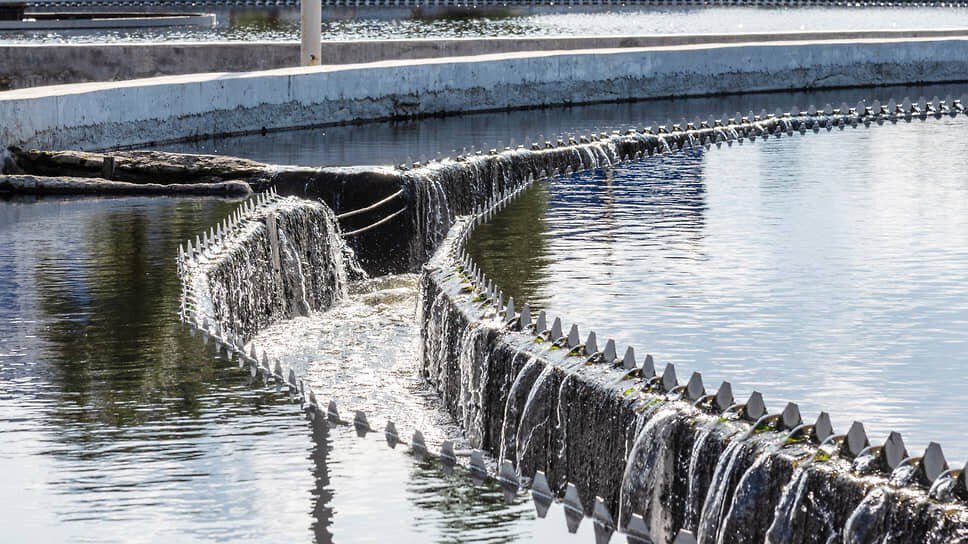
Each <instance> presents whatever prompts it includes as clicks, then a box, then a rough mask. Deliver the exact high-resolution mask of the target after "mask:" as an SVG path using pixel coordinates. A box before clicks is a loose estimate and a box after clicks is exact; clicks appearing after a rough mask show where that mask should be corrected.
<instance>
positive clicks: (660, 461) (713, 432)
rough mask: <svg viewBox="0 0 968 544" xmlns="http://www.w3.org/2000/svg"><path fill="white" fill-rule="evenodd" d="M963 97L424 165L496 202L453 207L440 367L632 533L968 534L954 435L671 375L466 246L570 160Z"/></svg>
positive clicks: (712, 537)
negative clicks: (924, 437) (904, 431)
mask: <svg viewBox="0 0 968 544" xmlns="http://www.w3.org/2000/svg"><path fill="white" fill-rule="evenodd" d="M963 111H964V108H963V106H962V105H961V103H960V102H958V101H945V102H941V101H936V102H931V103H924V104H911V103H909V102H905V103H903V104H895V103H894V102H893V101H892V102H890V103H888V104H886V105H883V106H882V105H880V104H879V103H875V104H874V105H872V106H866V105H863V104H861V105H858V107H857V108H846V107H842V108H841V109H837V110H834V109H833V108H829V107H828V108H825V109H824V110H819V111H812V112H799V113H794V114H780V115H773V116H766V115H764V116H753V117H750V118H741V119H732V120H730V122H729V123H727V124H722V123H717V122H715V121H714V122H712V123H711V124H710V123H697V124H695V125H692V124H690V126H687V127H686V128H685V129H683V128H681V127H678V126H675V127H672V129H671V130H670V129H669V128H666V127H662V128H660V129H659V130H658V131H652V130H651V129H649V130H643V131H630V132H628V133H626V134H612V135H601V136H597V137H594V138H588V139H586V138H583V139H582V140H583V141H581V142H575V141H574V140H573V141H572V142H568V143H567V144H566V143H564V142H559V145H558V146H556V145H554V144H552V143H550V142H548V143H547V145H545V146H544V147H542V146H539V145H534V146H532V149H530V150H525V149H523V148H519V149H517V150H506V151H505V152H504V153H499V154H494V155H484V156H480V155H475V156H471V157H464V158H461V159H460V160H459V161H456V162H445V163H441V165H439V166H434V167H433V168H431V167H419V168H418V169H417V170H418V172H419V174H420V175H422V176H427V177H430V178H434V176H436V175H437V174H440V176H441V178H440V183H442V184H443V185H444V187H446V186H447V185H448V184H450V183H458V184H466V186H467V187H475V188H478V190H479V192H477V193H474V195H475V196H476V197H477V198H485V199H487V202H486V204H485V205H484V206H483V207H481V206H479V205H478V204H475V203H474V202H472V201H460V202H459V203H458V205H454V206H452V207H451V210H452V213H458V212H462V211H463V210H466V209H467V208H468V207H472V208H473V209H474V212H473V214H472V215H470V216H457V217H456V218H455V220H454V221H455V224H454V227H453V228H452V229H450V231H449V233H448V235H447V237H446V238H445V239H444V240H443V241H442V242H441V243H440V247H439V249H438V250H437V252H436V253H435V254H434V255H433V257H432V258H431V260H430V262H429V263H428V264H427V265H426V266H425V269H424V274H423V276H422V279H421V285H420V290H421V293H420V294H421V302H420V308H421V312H420V314H421V315H420V324H421V330H422V344H423V347H424V349H423V352H422V357H423V365H424V369H425V376H426V378H427V379H428V380H429V381H430V382H431V383H432V384H433V386H434V387H435V388H437V390H438V391H439V392H440V394H441V396H442V397H443V398H444V399H446V401H447V402H446V405H447V407H448V409H449V410H451V412H452V413H454V414H455V415H457V414H467V413H473V414H474V417H473V418H472V419H473V422H472V425H473V428H474V430H473V431H472V434H473V435H475V436H479V440H480V442H479V444H480V447H482V448H485V449H488V450H490V451H491V452H493V453H494V454H496V455H498V456H499V458H500V459H501V460H504V461H506V462H510V463H512V464H513V465H514V467H515V469H516V471H517V472H518V474H519V475H520V477H521V480H522V482H525V483H527V482H536V483H540V484H541V486H544V485H547V486H548V492H550V493H551V494H552V495H555V496H557V497H562V496H565V495H568V496H571V497H573V498H577V501H578V502H577V503H576V504H580V505H581V508H582V509H583V510H584V513H585V515H588V516H592V515H593V514H594V515H595V518H594V519H597V520H599V521H598V522H596V523H598V524H599V526H601V527H605V528H607V526H608V525H609V523H611V521H609V520H614V525H615V526H616V527H615V528H617V529H619V530H626V531H628V532H629V534H630V535H633V534H640V531H641V527H642V526H643V525H644V526H645V527H647V530H648V531H649V532H650V533H651V536H650V538H652V539H654V540H655V541H656V542H671V541H672V540H673V539H674V538H676V535H678V534H679V533H680V531H681V530H687V531H689V532H692V533H694V534H695V535H696V538H697V540H698V541H699V542H700V543H702V544H706V543H716V544H719V543H739V542H751V541H765V542H771V543H792V542H796V543H807V542H811V543H812V542H817V543H821V542H834V541H844V542H851V543H853V542H858V543H859V542H865V543H866V542H894V541H896V542H939V543H940V542H961V541H966V540H968V492H966V491H965V485H964V480H965V474H966V472H968V467H966V470H960V469H955V470H951V469H950V468H949V467H948V466H947V462H946V461H945V460H944V456H943V454H942V453H941V452H940V447H936V445H933V446H932V447H929V448H928V451H926V452H925V454H924V455H923V456H921V457H910V456H908V455H907V452H906V450H903V442H901V441H900V437H899V435H896V436H895V435H892V436H891V437H889V439H888V441H887V442H886V443H885V444H884V445H876V446H871V445H870V443H869V440H868V437H867V435H866V433H865V431H864V429H863V425H862V424H860V423H855V424H854V425H853V426H852V427H851V428H850V430H849V431H848V432H847V433H845V434H837V433H836V432H835V430H834V429H833V428H832V427H831V426H830V422H829V417H827V415H826V414H825V413H822V414H820V416H819V417H818V418H817V419H816V420H815V421H809V422H804V421H803V419H802V418H801V415H800V412H799V409H798V407H797V406H796V405H795V404H792V403H791V404H787V405H786V407H785V408H784V409H783V410H782V411H781V412H770V411H769V410H768V409H767V405H766V403H765V402H764V400H763V399H762V397H761V396H760V395H759V393H754V394H753V395H751V396H750V398H749V399H748V400H746V401H745V402H743V401H740V402H736V401H734V400H733V398H732V387H731V385H730V384H729V383H723V384H722V385H721V386H720V387H719V389H718V390H717V391H710V392H707V391H706V390H705V388H704V387H703V385H702V379H701V376H699V375H698V374H694V375H693V376H692V378H691V379H690V380H689V381H688V383H679V380H678V378H677V376H676V372H675V368H673V367H672V366H671V365H667V366H666V368H665V370H664V371H663V372H662V373H661V375H656V371H655V366H654V361H653V360H652V358H651V356H647V357H646V358H645V359H638V360H637V359H636V358H635V356H634V354H631V352H630V355H629V356H626V357H625V358H623V359H619V357H618V356H617V353H618V352H617V351H616V348H615V346H614V343H613V342H605V343H604V346H605V348H604V349H600V348H599V345H600V340H599V339H598V338H597V337H596V335H595V333H590V334H588V335H587V336H582V335H581V334H580V332H579V331H578V328H577V327H575V326H572V327H571V328H570V329H568V328H567V327H566V326H565V324H564V323H563V322H562V321H561V320H560V319H558V318H553V317H552V316H547V315H545V314H544V313H543V312H541V313H540V314H539V315H538V316H537V319H536V320H535V317H534V316H533V315H532V314H531V308H529V307H528V306H527V305H524V306H523V307H516V306H515V303H514V301H511V300H508V298H507V297H506V296H505V294H504V293H503V292H502V291H501V290H500V288H499V287H498V286H496V285H494V284H493V282H492V281H491V280H489V279H488V278H487V276H486V274H484V273H483V272H482V271H481V270H480V268H479V267H478V266H477V265H476V263H474V262H473V261H472V260H471V259H470V258H469V256H468V255H467V253H466V251H465V250H464V243H465V242H466V240H467V237H468V236H469V235H470V233H471V232H472V231H473V229H474V228H475V227H476V226H477V225H480V224H481V223H483V222H485V221H487V220H488V219H489V218H490V217H491V216H492V215H493V214H494V213H495V212H496V211H498V210H500V209H501V208H503V207H504V206H506V205H507V203H508V202H509V201H510V200H511V199H512V198H514V197H515V196H516V194H517V193H519V192H520V191H522V190H524V189H525V188H527V187H528V186H529V185H530V184H531V183H533V182H534V181H535V180H536V179H541V178H543V177H546V176H549V175H554V174H555V173H561V172H565V171H572V170H582V169H587V168H589V167H602V166H607V165H609V164H614V163H615V162H618V161H623V160H630V159H633V158H636V157H640V156H643V155H648V154H654V153H661V152H662V151H663V150H667V149H679V148H682V147H688V146H690V145H704V146H709V145H722V144H723V143H726V144H727V145H729V144H730V143H731V142H732V141H735V140H736V139H750V140H752V139H755V138H757V137H762V138H766V137H769V136H779V135H783V134H791V133H794V132H799V133H801V134H803V133H806V132H807V131H813V132H817V131H819V130H820V129H826V130H832V129H833V128H835V127H837V128H843V127H849V126H858V125H870V124H878V123H883V122H897V121H899V120H901V121H904V120H911V119H912V118H921V119H924V118H926V117H928V116H933V117H940V116H942V115H956V114H958V113H960V112H963ZM461 164H463V165H464V166H463V168H461V167H460V165H461ZM485 171H486V172H487V174H486V175H485V176H484V177H480V176H481V175H482V174H481V173H482V172H485ZM410 175H415V174H413V171H411V173H410ZM482 187H483V188H487V189H488V190H486V191H485V190H480V188H482ZM495 192H496V194H495ZM472 193H473V191H472ZM451 202H452V203H453V202H455V201H451ZM469 331H473V332H469ZM469 337H473V338H474V341H470V340H468V338H469ZM464 373H469V374H470V375H469V376H463V374H464ZM466 384H473V387H472V388H470V390H471V391H472V393H473V394H471V395H467V394H466V391H467V390H468V387H467V385H466ZM955 489H957V491H955ZM929 490H930V493H929ZM568 500H570V499H568ZM566 503H567V500H566ZM605 514H608V515H605ZM642 541H646V540H642Z"/></svg>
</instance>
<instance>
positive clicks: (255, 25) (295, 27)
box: [0, 6, 968, 43]
mask: <svg viewBox="0 0 968 544" xmlns="http://www.w3.org/2000/svg"><path fill="white" fill-rule="evenodd" d="M169 11H170V10H169ZM192 11H204V12H210V13H211V12H214V13H215V14H216V16H217V18H218V23H217V25H216V26H215V28H193V27H174V28H155V29H119V30H107V31H106V30H97V31H84V32H81V31H72V32H65V31H37V32H30V33H14V32H9V31H4V32H0V43H24V42H30V43H137V42H149V41H176V42H200V41H223V40H236V41H239V40H242V41H253V40H260V41H287V40H288V41H298V40H299V10H298V8H261V9H259V8H255V9H253V8H235V9H225V8H217V9H213V8H205V7H198V8H194V9H193V10H192ZM322 25H323V27H322V36H323V39H324V40H374V39H403V38H482V37H492V38H493V37H501V36H576V35H583V36H600V35H639V34H641V35H650V34H689V33H691V34H708V33H742V32H778V31H792V32H795V31H805V30H806V31H821V30H883V29H902V28H913V29H923V28H930V29H937V28H968V10H966V9H965V8H960V7H959V8H952V7H917V8H915V7H893V8H890V7H865V8H852V7H833V6H829V7H790V8H779V7H777V8H764V7H736V6H733V7H671V6H663V7H658V6H656V7H632V6H628V7H625V6H608V7H604V6H548V7H533V8H526V7H504V8H498V7H486V8H485V7H481V8H473V7H464V8H366V7H359V8H348V7H330V8H324V9H323V21H322Z"/></svg>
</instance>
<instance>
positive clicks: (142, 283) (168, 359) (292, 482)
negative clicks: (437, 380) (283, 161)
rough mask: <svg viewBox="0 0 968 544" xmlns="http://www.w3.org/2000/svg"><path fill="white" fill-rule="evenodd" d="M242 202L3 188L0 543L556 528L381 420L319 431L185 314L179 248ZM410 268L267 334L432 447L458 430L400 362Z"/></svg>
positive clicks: (547, 537)
mask: <svg viewBox="0 0 968 544" xmlns="http://www.w3.org/2000/svg"><path fill="white" fill-rule="evenodd" d="M236 207H237V204H236V203H234V202H226V201H221V200H216V199H200V198H191V199H180V200H176V199H168V198H159V199H150V198H121V199H42V200H34V199H14V200H2V201H0V263H2V264H0V268H2V269H3V272H4V273H3V275H2V277H0V300H2V301H3V303H2V304H0V433H2V434H3V436H4V440H2V441H0V467H3V471H4V474H5V476H4V479H3V485H0V507H2V509H3V511H4V516H5V519H9V520H14V519H15V520H17V522H16V523H9V524H8V526H7V527H6V528H5V529H4V534H3V538H2V540H3V541H4V542H10V543H20V542H36V541H44V542H156V541H161V540H164V541H172V542H194V541H199V542H212V541H232V542H266V541H277V540H285V541H288V542H333V541H335V542H382V541H385V539H386V535H388V534H393V535H407V536H409V537H410V538H411V539H413V540H414V541H420V542H453V541H454V540H455V539H461V540H463V541H468V542H473V541H481V542H484V541H488V542H493V541H503V542H511V541H522V542H525V541H526V542H531V541H537V542H559V541H560V539H561V537H562V536H563V535H565V534H567V533H566V532H565V531H566V530H565V523H564V520H563V519H561V516H562V514H561V512H560V509H558V510H555V509H553V510H552V512H551V513H550V514H549V517H551V518H554V519H549V520H544V521H541V522H535V521H534V513H533V512H534V509H533V507H532V506H531V505H530V504H529V503H528V502H527V501H526V500H524V499H525V498H524V497H523V496H522V497H521V498H519V499H517V500H516V501H515V502H514V503H513V504H511V505H505V503H504V498H503V495H502V493H501V490H500V489H499V488H498V487H497V486H496V485H494V484H493V483H489V484H487V485H485V486H476V485H474V484H473V483H472V482H470V481H469V480H468V479H467V478H466V476H461V475H460V474H454V475H451V476H448V475H447V474H445V473H444V472H442V471H441V469H440V468H439V466H438V465H436V464H434V463H430V462H427V463H415V462H414V460H413V458H412V457H411V456H409V455H407V454H406V453H405V448H404V447H402V446H398V447H397V449H395V450H394V449H390V448H388V447H387V445H386V443H385V441H384V440H383V437H382V434H370V435H368V436H367V437H366V439H360V438H359V437H357V436H356V434H355V433H354V432H353V430H352V427H335V428H331V429H329V431H328V432H323V433H320V432H319V431H318V430H317V431H316V432H315V433H314V432H313V430H312V428H311V426H310V425H309V424H308V423H307V422H306V421H305V418H304V417H303V412H302V409H301V407H300V406H299V404H298V403H293V402H292V400H291V399H290V397H289V395H288V393H286V392H279V391H277V390H276V388H275V387H268V388H267V387H265V386H264V384H263V382H262V380H261V379H260V380H252V379H251V378H250V377H249V374H248V373H243V372H240V371H239V370H238V368H237V364H236V362H234V361H228V360H226V359H225V357H224V356H223V355H219V354H216V352H215V350H214V349H213V342H211V341H209V342H208V343H207V344H206V343H205V342H204V340H203V335H202V334H197V333H196V334H194V335H193V334H191V331H190V329H189V328H188V327H187V326H186V325H182V324H180V323H179V319H178V312H179V307H180V302H181V301H180V298H181V292H180V291H181V286H180V284H179V280H178V275H177V273H176V267H175V260H174V256H175V255H176V254H177V247H178V244H179V243H183V242H184V240H186V239H189V238H191V239H194V236H195V235H196V234H198V233H200V232H202V231H203V230H205V229H207V228H209V227H211V226H213V225H215V224H216V223H217V222H218V221H219V220H221V219H223V218H225V217H228V216H229V215H231V213H232V212H233V211H234V210H235V208H236ZM414 281H415V280H414V278H413V277H412V276H404V277H396V278H387V279H384V280H372V281H370V282H367V283H364V284H360V285H355V286H354V287H352V288H350V289H349V290H348V294H347V298H345V299H344V305H342V306H337V307H336V308H335V309H333V310H332V312H331V313H329V314H324V317H323V318H322V319H318V320H315V321H313V320H312V319H311V318H309V317H302V318H297V319H296V320H295V322H294V324H289V325H280V330H282V331H287V332H291V333H292V334H293V336H294V338H293V339H292V341H291V342H290V343H289V344H287V345H286V346H285V347H286V349H291V350H292V354H294V356H295V355H298V356H297V357H295V358H294V360H299V361H301V360H302V354H301V353H300V352H299V351H298V349H297V347H298V343H297V342H296V340H304V341H305V342H306V343H305V344H303V347H304V348H305V350H306V352H305V353H309V351H310V350H311V349H314V350H317V353H318V355H317V356H316V357H315V359H314V360H315V362H316V363H315V364H317V365H318V366H317V367H313V368H311V367H307V378H308V380H309V382H310V383H311V384H312V385H313V386H314V387H315V388H317V390H319V391H333V392H338V394H334V398H335V399H336V400H338V401H340V403H341V404H340V405H341V407H342V406H345V407H346V408H347V409H349V408H351V407H356V408H361V409H365V410H367V413H368V414H370V415H371V419H372V423H373V426H374V427H379V426H380V424H381V423H382V421H380V420H379V419H378V416H386V415H392V416H393V417H394V419H395V420H397V421H399V422H401V429H403V428H404V425H405V424H406V425H407V427H406V428H409V429H412V428H416V427H418V426H419V428H422V429H423V430H424V431H425V432H426V433H427V434H428V441H429V442H432V443H433V444H437V445H438V446H439V439H440V438H438V437H443V436H452V435H454V434H455V433H456V432H457V431H456V428H455V425H454V422H453V420H451V419H450V418H449V417H448V416H446V414H444V413H443V412H440V411H437V410H435V408H434V406H435V405H434V397H433V396H432V395H429V394H427V393H426V392H425V390H423V389H422V388H421V387H420V386H419V383H418V380H417V378H416V376H417V375H416V374H412V373H411V371H414V365H415V359H414V358H413V349H414V348H413V344H412V342H413V340H412V339H413V338H414V337H415V335H416V333H415V331H414V328H415V324H414V322H413V310H414V298H413V290H414V287H413V286H414ZM368 312H369V313H368ZM326 316H331V317H332V318H333V319H334V321H329V322H326ZM367 319H369V321H368V320H367ZM354 320H355V321H354ZM394 320H396V321H394ZM302 326H305V330H302V329H301V328H300V327H302ZM327 330H331V331H339V332H340V334H339V336H340V338H341V339H342V343H341V344H340V345H341V346H342V349H341V350H340V351H338V352H337V351H333V350H329V351H327V349H326V348H325V347H324V346H322V345H321V339H325V338H326V331H327ZM350 331H356V332H358V333H360V334H362V333H363V332H364V331H367V332H368V333H369V336H366V337H365V338H360V339H353V338H352V337H351V335H350ZM299 335H302V336H299ZM274 338H275V342H277V343H278V342H281V341H282V340H283V339H281V338H279V337H274ZM310 339H311V340H310ZM353 342H358V343H356V344H353ZM277 345H279V346H280V347H282V345H281V344H277ZM375 347H380V350H382V351H380V350H376V349H375ZM280 355H282V354H281V353H280ZM340 368H342V369H345V372H339V371H338V369H340ZM334 369H336V370H337V371H336V372H335V373H334V372H333V371H334ZM350 370H353V371H354V372H350ZM414 372H415V371H414ZM334 376H335V377H334ZM344 380H345V381H344ZM341 383H345V385H343V386H341V387H342V388H339V387H333V388H328V384H341ZM381 392H382V393H381ZM381 395H382V396H381ZM343 403H345V404H343ZM346 417H348V418H352V412H349V413H348V414H346ZM411 423H412V425H413V426H412V427H411V426H410V424H411ZM582 531H583V533H582V534H583V538H582V539H581V540H580V541H583V542H588V541H590V539H591V537H590V536H589V533H588V531H590V526H588V525H587V524H586V526H585V527H584V528H583V529H582Z"/></svg>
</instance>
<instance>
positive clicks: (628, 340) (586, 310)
mask: <svg viewBox="0 0 968 544" xmlns="http://www.w3.org/2000/svg"><path fill="white" fill-rule="evenodd" d="M822 132H826V131H822ZM966 133H968V122H966V119H965V118H963V117H959V118H955V119H950V118H946V119H942V120H931V121H929V122H924V123H922V122H913V123H904V122H901V123H899V124H897V125H892V124H890V123H886V124H885V125H884V126H880V127H879V126H872V127H871V128H869V129H864V128H863V127H861V128H857V129H850V128H848V129H845V130H841V129H834V130H833V132H831V133H822V134H818V135H813V134H809V133H808V134H807V135H805V136H803V137H801V136H799V135H796V136H793V137H784V138H779V139H775V138H770V139H768V140H766V141H759V140H758V141H757V142H755V143H750V142H746V143H745V144H733V145H732V146H729V147H727V146H725V145H724V146H722V148H721V149H717V148H715V147H714V148H712V149H710V150H703V149H701V148H700V149H698V150H691V151H680V152H675V153H673V154H670V155H664V156H657V157H654V158H649V159H646V160H642V161H637V162H634V163H631V164H627V165H622V166H618V167H616V168H614V169H610V170H607V171H599V172H595V173H591V174H581V175H575V176H570V177H565V178H560V179H557V180H554V181H553V182H551V183H549V184H545V185H541V186H538V187H535V188H534V189H532V190H530V191H529V192H528V193H526V194H524V195H523V196H522V197H521V198H520V199H519V200H518V201H516V202H515V203H513V204H512V205H511V206H510V207H509V208H508V209H507V210H506V211H504V212H503V213H502V214H500V215H498V216H497V217H495V219H494V220H493V222H492V223H491V224H487V225H484V226H482V227H481V228H480V230H479V231H478V233H477V234H475V237H474V238H473V239H472V241H471V250H472V253H473V254H474V256H475V259H476V261H477V262H478V263H479V264H480V265H481V267H482V269H483V270H485V271H486V272H487V274H488V275H489V276H490V277H493V278H494V281H495V282H496V283H497V284H498V285H499V286H501V287H502V288H503V289H504V290H505V292H507V293H508V294H509V295H513V296H514V297H515V299H516V300H518V301H519V303H520V302H521V301H527V302H529V303H531V304H532V305H533V306H534V307H539V308H544V309H546V310H548V311H549V312H550V313H551V315H561V316H563V317H565V318H567V320H574V321H575V322H576V323H578V324H579V326H580V328H581V330H583V331H588V330H596V331H598V332H599V334H600V337H614V338H615V339H616V340H617V341H618V342H619V345H622V344H631V345H635V346H636V348H637V350H639V351H640V352H641V351H647V352H649V353H652V354H653V355H654V356H655V357H656V361H657V364H658V365H659V367H660V370H661V366H662V365H663V363H665V362H672V363H675V364H676V365H677V369H678V370H679V372H680V375H683V374H685V373H687V372H690V371H691V370H693V369H695V370H700V371H702V372H703V375H704V377H705V378H706V382H707V383H718V382H719V380H722V379H727V380H730V381H732V382H733V384H734V387H736V388H738V389H739V390H741V391H744V392H745V394H748V392H749V391H751V390H759V391H762V392H763V393H764V394H765V396H766V399H767V405H768V406H769V407H770V408H771V409H772V411H778V410H779V408H781V407H782V405H783V404H785V403H786V401H788V400H792V401H795V402H798V403H800V405H801V407H802V408H803V409H804V412H805V414H816V413H818V412H819V411H821V410H826V411H829V412H830V413H831V414H832V416H833V417H834V422H835V427H836V428H838V429H841V430H845V429H846V428H847V427H848V425H849V423H850V421H851V418H855V419H860V420H862V421H864V423H865V425H866V426H867V430H868V432H869V433H871V435H872V442H875V443H880V442H881V441H882V440H883V437H884V436H886V434H887V432H888V431H890V430H897V431H899V432H901V434H903V435H904V438H905V442H906V443H907V445H908V448H909V450H910V451H912V452H921V451H923V449H924V447H925V446H926V445H927V443H928V442H929V441H936V442H940V443H941V444H942V445H943V446H944V449H945V452H946V453H947V455H948V457H949V458H953V459H954V460H956V461H959V460H962V459H964V458H965V457H966V456H968V442H966V438H965V437H964V436H963V435H962V434H959V433H951V429H950V426H949V425H948V421H950V417H951V414H955V413H959V410H960V402H961V401H960V398H959V397H958V394H957V391H960V390H961V389H963V388H964V386H965V385H966V384H968V382H965V379H964V376H965V373H964V371H963V369H964V368H965V365H966V364H968V361H966V359H965V354H966V353H968V351H966V349H965V347H966V344H965V343H966V338H965V337H964V334H963V333H964V327H965V324H966V323H968V306H966V300H968V298H966V294H965V292H964V285H965V284H966V283H965V282H966V279H968V278H966V277H965V276H964V271H965V270H966V266H965V264H966V262H965V259H966V256H968V253H966V252H965V248H966V247H968V239H966V237H965V236H966V233H968V223H966V222H965V221H966V220H965V218H966V217H968V185H966V183H965V178H964V175H963V172H962V171H961V169H960V168H958V167H956V166H954V163H952V162H950V161H948V160H945V159H943V158H942V157H956V156H959V155H960V154H962V153H964V152H965V151H966V147H965V142H966V139H965V135H966ZM566 324H567V321H566ZM737 396H738V397H741V396H742V395H740V394H737ZM805 417H807V419H809V418H811V417H815V416H813V415H809V416H805ZM955 464H956V465H957V464H958V463H955Z"/></svg>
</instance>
